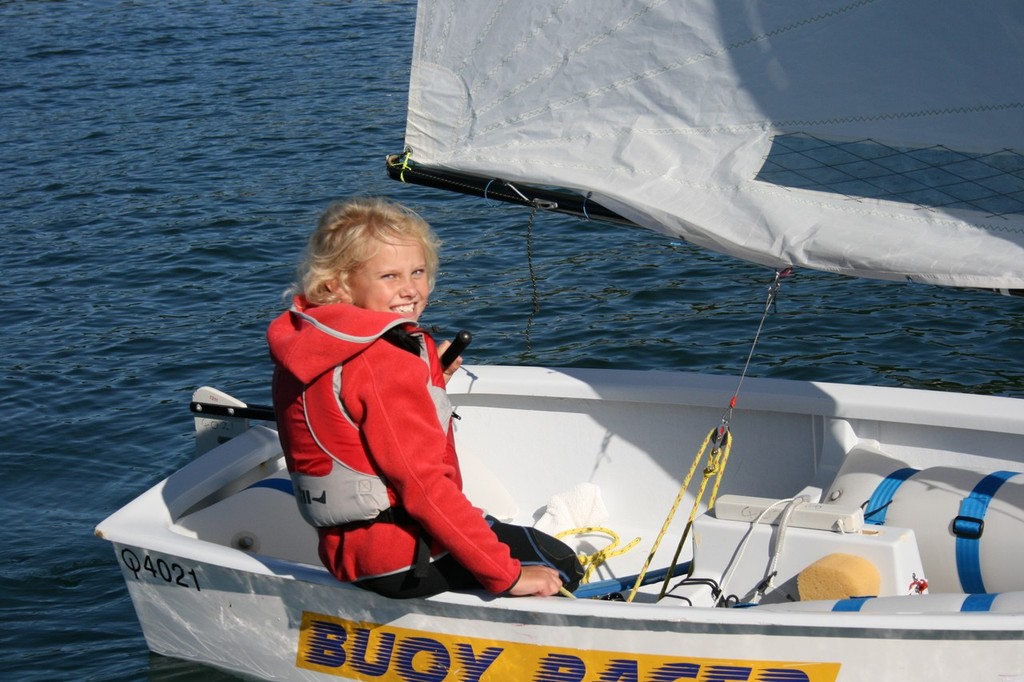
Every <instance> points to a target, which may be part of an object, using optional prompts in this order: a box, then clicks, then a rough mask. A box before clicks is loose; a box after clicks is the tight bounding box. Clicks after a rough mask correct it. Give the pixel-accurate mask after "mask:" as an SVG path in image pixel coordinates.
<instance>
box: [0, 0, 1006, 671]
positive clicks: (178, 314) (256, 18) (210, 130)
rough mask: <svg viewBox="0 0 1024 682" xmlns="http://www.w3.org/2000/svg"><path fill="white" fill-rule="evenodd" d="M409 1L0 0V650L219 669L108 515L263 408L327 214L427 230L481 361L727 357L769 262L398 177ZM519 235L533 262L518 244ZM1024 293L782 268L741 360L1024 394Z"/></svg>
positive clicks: (748, 325)
mask: <svg viewBox="0 0 1024 682" xmlns="http://www.w3.org/2000/svg"><path fill="white" fill-rule="evenodd" d="M414 12H415V8H414V6H413V4H412V3H411V2H384V1H378V2H332V3H326V2H295V1H278V2H273V3H269V2H268V3H254V2H243V1H241V0H226V1H224V2H210V3H206V2H199V1H198V0H197V1H194V2H173V1H172V2H150V3H142V2H133V1H127V0H126V1H121V2H114V1H96V2H41V1H30V0H24V1H22V2H0V202H2V203H0V208H2V211H0V316H2V319H3V330H4V331H3V346H2V350H0V382H2V388H0V395H2V396H3V399H4V405H5V408H6V409H5V417H6V419H5V420H4V434H3V441H2V442H3V445H2V448H0V453H2V464H3V469H4V472H3V474H4V475H3V477H2V479H0V480H2V484H0V485H2V486H3V487H2V495H3V503H2V506H0V587H2V591H0V619H2V628H0V673H2V675H3V678H4V679H16V680H96V681H99V680H121V681H124V682H127V681H130V680H161V681H165V680H179V679H181V680H183V679H188V680H207V681H211V680H221V679H228V678H227V677H226V676H224V675H222V674H221V673H217V672H215V671H211V670H209V669H206V668H202V667H199V666H194V665H190V664H185V663H180V662H177V661H171V660H168V659H165V658H162V657H158V656H152V655H150V654H149V653H148V652H147V650H146V646H145V642H144V641H143V638H142V635H141V631H140V630H139V627H138V624H137V622H136V620H135V614H134V612H133V610H132V607H131V604H130V602H129V600H128V597H127V593H126V591H125V588H124V585H123V582H122V580H121V577H120V573H119V569H118V566H117V563H116V562H115V559H114V556H113V553H112V551H111V549H110V547H109V545H108V544H107V543H106V542H103V541H101V540H98V539H96V538H95V537H93V534H92V531H93V527H94V526H95V525H96V523H98V522H99V521H100V520H102V519H103V518H104V517H105V516H106V515H107V514H109V513H110V512H112V511H113V510H115V509H116V508H117V507H118V506H120V505H121V504H123V503H124V502H126V501H127V500H129V499H130V498H131V497H133V496H134V495H136V494H137V493H138V492H140V491H141V490H143V489H144V488H146V487H148V486H150V485H152V484H153V483H155V482H156V481H158V480H159V479H161V478H162V477H164V476H166V475H167V474H168V473H170V472H171V471H173V470H174V469H176V468H178V467H179V466H181V465H182V464H183V463H185V462H186V461H188V459H189V458H190V456H191V453H192V440H191V439H192V434H191V417H190V415H189V413H188V411H187V401H188V399H189V396H190V395H191V393H192V391H193V390H194V389H195V388H196V387H197V386H200V385H203V384H211V385H215V386H218V387H221V388H223V389H225V390H228V391H229V392H232V393H234V394H236V395H238V396H239V397H241V398H243V399H246V400H248V401H250V402H256V403H262V402H267V401H268V378H269V373H270V366H269V361H268V359H267V355H266V350H265V348H264V343H263V332H264V329H265V327H266V324H267V322H268V321H269V320H270V319H271V318H272V317H273V316H274V315H275V314H276V313H277V312H278V311H279V310H280V309H281V308H282V306H283V302H282V298H281V294H282V292H283V291H284V289H285V288H286V287H287V285H288V284H289V282H290V281H291V277H292V273H293V270H294V263H295V260H296V258H297V256H298V254H299V252H300V251H301V249H302V246H303V240H304V238H305V236H306V235H307V233H308V232H309V230H310V229H311V227H312V224H313V222H314V220H315V218H316V215H317V213H318V212H319V210H320V209H322V208H323V206H324V205H325V204H326V203H327V202H328V201H329V200H331V199H335V198H339V197H345V196H349V195H353V194H365V193H370V194H378V193H387V194H390V195H392V196H394V197H396V198H398V199H401V200H404V201H405V202H407V203H409V204H410V205H412V206H414V207H415V208H416V209H418V210H420V211H421V212H422V213H423V214H424V216H425V217H426V218H427V219H428V220H429V221H430V222H431V223H432V224H434V225H435V227H436V228H437V230H438V232H439V233H440V235H441V236H442V238H443V239H444V240H445V243H446V248H445V250H444V254H443V255H444V263H443V271H442V273H441V276H440V278H439V284H438V289H437V291H436V292H435V296H434V303H433V304H432V308H431V309H430V310H428V313H427V316H426V317H425V318H424V321H425V322H427V323H431V324H436V325H438V326H440V327H441V328H442V329H444V330H445V332H446V333H453V332H454V331H456V330H458V329H460V328H466V329H470V330H472V331H474V332H475V335H476V340H475V342H474V345H473V346H472V348H471V350H470V351H469V352H468V353H467V354H466V357H467V360H469V361H472V362H500V363H510V364H517V363H545V364H550V365H577V366H581V365H588V366H602V367H629V368H662V369H680V370H689V371H705V372H715V373H730V374H734V373H737V372H739V371H740V369H741V368H742V366H743V362H744V360H745V358H746V355H747V352H748V350H749V347H750V342H751V340H752V338H753V336H754V333H755V331H756V329H757V324H758V321H759V319H760V313H761V310H762V308H763V300H764V295H765V290H766V287H767V285H768V283H769V281H770V279H771V273H770V272H767V271H765V270H763V269H761V268H757V267H754V266H750V265H746V264H743V263H738V262H736V261H733V260H730V259H727V258H723V257H719V256H716V255H713V254H709V253H707V252H701V251H696V250H693V249H691V248H689V247H687V246H685V245H679V244H674V243H672V242H670V241H668V240H666V239H665V238H663V237H661V236H658V235H654V234H648V233H641V232H634V231H630V230H627V229H624V228H615V227H607V226H598V225H594V224H588V223H581V222H577V221H574V220H570V219H566V218H559V217H552V216H543V215H542V216H539V217H538V219H537V221H536V223H535V224H534V225H533V229H532V239H531V240H530V247H529V249H530V250H529V253H528V240H527V225H528V214H527V213H526V212H525V211H524V210H522V209H518V208H512V207H494V206H490V205H489V204H487V203H485V202H482V201H480V200H475V199H469V198H461V197H456V196H450V195H440V194H439V193H437V192H435V191H432V190H426V189H420V188H415V187H407V186H402V185H399V184H397V183H395V182H393V181H391V180H388V179H387V178H386V175H385V173H384V157H385V155H386V154H388V153H393V152H398V151H401V149H402V144H403V132H404V106H405V84H406V81H407V77H408V69H409V54H410V52H411V40H412V23H413V19H414ZM528 255H529V256H530V257H532V263H533V268H532V270H531V268H529V267H527V262H528ZM1022 338H1024V301H1022V300H1014V299H1009V298H1005V297H1000V296H996V295H993V294H987V293H981V292H970V291H948V290H940V289H934V288H927V287H916V286H909V285H893V284H884V283H877V282H868V281H853V280H847V279H842V278H838V277H832V276H827V275H822V274H815V273H808V272H800V273H798V274H797V275H796V276H794V277H792V278H790V279H788V280H786V281H785V284H784V285H783V289H782V292H781V298H780V300H779V303H778V309H777V312H776V313H775V314H773V315H771V316H770V317H769V318H768V321H767V323H766V326H765V331H764V332H763V334H762V337H761V342H760V344H759V345H758V348H757V353H756V354H755V356H754V360H753V363H752V365H751V374H753V375H756V376H771V377H785V378H796V379H811V378H814V379H822V380H829V381H840V382H858V383H872V384H883V385H902V386H914V387H927V388H935V389H940V390H960V391H967V392H978V393H995V394H1003V395H1014V396H1024V369H1022V368H1021V365H1020V362H1021V358H1024V341H1022Z"/></svg>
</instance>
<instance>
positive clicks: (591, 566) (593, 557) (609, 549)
mask: <svg viewBox="0 0 1024 682" xmlns="http://www.w3.org/2000/svg"><path fill="white" fill-rule="evenodd" d="M594 533H604V534H605V535H608V536H609V537H611V542H610V543H608V546H606V547H604V548H602V549H599V550H597V551H596V552H594V553H593V554H583V553H581V554H579V560H580V564H582V565H583V577H582V578H581V579H580V584H581V585H582V584H586V583H588V582H590V576H591V575H593V573H594V571H595V570H597V568H598V566H600V565H601V564H603V563H604V562H606V561H607V560H608V559H611V558H612V557H615V556H619V555H620V554H625V553H626V552H628V551H629V550H631V549H633V547H635V546H636V545H637V544H638V543H639V542H640V538H633V540H632V541H630V542H629V544H627V545H626V546H625V547H622V548H620V549H616V547H618V546H619V542H621V539H620V538H619V534H618V533H616V532H615V531H613V530H611V529H609V528H601V527H598V526H585V527H582V528H571V529H569V530H563V531H562V532H561V533H557V534H556V535H555V537H556V538H558V539H559V540H561V539H562V538H566V537H569V536H570V535H593V534H594ZM559 592H560V593H561V594H562V596H565V597H572V598H573V599H575V598H576V596H575V595H574V594H573V593H572V592H570V591H569V590H567V589H565V588H564V587H563V588H560V589H559Z"/></svg>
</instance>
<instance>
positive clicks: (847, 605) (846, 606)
mask: <svg viewBox="0 0 1024 682" xmlns="http://www.w3.org/2000/svg"><path fill="white" fill-rule="evenodd" d="M868 599H874V597H850V598H849V599H840V600H839V601H837V602H836V603H835V604H833V605H832V611H834V612H838V611H860V610H861V607H863V606H864V602H866V601H867V600H868Z"/></svg>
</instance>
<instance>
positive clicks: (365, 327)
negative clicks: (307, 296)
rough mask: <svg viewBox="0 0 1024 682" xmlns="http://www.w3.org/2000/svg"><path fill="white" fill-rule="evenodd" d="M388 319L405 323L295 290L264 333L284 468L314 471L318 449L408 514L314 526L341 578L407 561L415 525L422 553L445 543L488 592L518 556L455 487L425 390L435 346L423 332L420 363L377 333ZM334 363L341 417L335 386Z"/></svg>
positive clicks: (455, 466) (327, 561)
mask: <svg viewBox="0 0 1024 682" xmlns="http://www.w3.org/2000/svg"><path fill="white" fill-rule="evenodd" d="M399 324H411V323H410V322H409V321H408V320H403V319H402V318H401V317H400V316H398V315H394V314H391V313H380V312H374V311H369V310H365V309H363V308H357V307H355V306H351V305H348V304H344V303H336V304H330V305H324V306H311V305H309V304H308V303H307V302H306V301H305V300H304V299H303V298H302V297H296V298H295V301H294V303H293V306H292V309H291V310H289V311H288V312H285V313H283V314H282V315H281V316H280V317H278V318H277V319H275V320H274V321H273V322H272V323H271V324H270V328H269V329H268V331H267V340H268V342H269V344H270V353H271V357H272V358H273V360H274V363H275V365H276V370H275V375H274V407H275V411H276V412H277V419H278V433H279V435H280V438H281V444H282V447H283V448H284V452H285V457H286V459H287V462H288V466H289V469H291V470H292V471H302V472H305V473H310V474H319V475H322V474H325V473H327V472H329V471H330V470H331V467H333V466H335V464H334V462H333V460H332V459H331V457H330V455H328V454H327V452H326V451H330V452H331V453H332V454H333V455H334V456H335V457H337V458H338V459H340V460H341V461H342V462H344V463H345V464H346V465H347V466H349V467H351V468H353V469H355V470H357V471H361V472H363V473H370V474H375V475H377V476H379V477H380V478H381V479H382V480H383V481H384V483H385V484H386V486H387V488H388V496H389V498H390V499H391V502H392V504H393V505H395V506H401V507H404V508H405V509H406V510H407V511H408V513H409V515H410V516H411V517H412V518H413V519H415V521H416V522H417V525H414V526H402V525H395V524H391V523H375V524H369V525H366V524H349V525H347V526H343V527H335V528H322V529H319V531H320V558H321V560H322V561H323V563H324V565H325V566H326V567H327V568H328V569H329V570H330V571H331V573H333V574H334V575H335V576H336V577H337V578H338V579H339V580H343V581H352V580H358V579H359V578H367V577H374V576H380V575H386V574H389V573H395V572H398V571H402V570H405V569H408V568H409V567H410V566H411V565H412V564H413V563H414V560H415V552H416V541H417V537H418V535H419V534H420V533H423V534H424V535H425V536H426V537H428V538H429V539H431V540H432V548H431V554H432V555H434V556H436V555H437V554H439V553H442V552H444V551H447V552H450V553H451V554H452V555H453V556H454V557H455V559H456V560H458V561H459V563H461V564H462V565H463V566H465V567H466V568H467V569H469V570H470V572H472V573H473V575H474V576H476V578H477V579H478V580H479V581H480V583H481V584H482V585H483V586H484V588H486V589H487V590H488V591H490V592H493V593H500V592H504V591H505V590H508V589H509V588H510V587H511V586H512V585H513V584H514V583H515V581H516V580H517V579H518V577H519V571H520V564H519V561H517V560H516V559H513V558H512V557H511V556H510V554H509V549H508V547H507V546H506V545H505V544H504V543H502V542H500V541H499V540H498V539H497V537H495V535H494V532H493V531H492V530H491V529H490V526H489V525H488V524H487V521H486V520H485V519H484V518H483V515H482V512H481V511H480V510H479V509H476V508H475V507H473V505H472V504H471V503H470V502H469V500H468V499H466V496H465V495H464V494H463V493H462V475H461V473H460V471H459V462H458V456H457V454H456V452H455V445H454V437H453V434H452V430H451V427H450V424H448V425H446V428H445V427H442V424H441V421H440V420H439V419H438V408H437V402H435V398H436V397H441V400H442V401H445V402H446V398H444V397H443V391H440V390H438V388H436V387H439V388H441V389H443V387H444V377H443V374H442V370H441V366H440V362H439V360H438V358H437V349H436V347H435V346H434V342H433V340H432V339H431V338H430V337H429V335H427V334H425V333H424V334H423V338H424V340H425V343H426V345H427V355H428V357H429V358H430V366H429V367H428V366H427V364H426V363H425V362H424V361H423V360H422V359H421V358H420V357H419V356H417V355H414V354H413V353H410V352H409V351H407V350H403V349H401V348H398V347H397V346H395V345H394V344H392V343H389V342H388V341H383V340H380V341H378V337H379V336H380V334H382V333H384V332H385V331H386V330H387V329H389V328H391V327H393V326H395V325H399ZM339 366H340V367H341V374H340V376H341V388H340V401H341V405H343V406H344V409H345V411H346V412H347V413H348V419H346V417H345V415H344V414H343V413H342V411H341V410H340V409H339V404H338V397H339V395H338V394H336V393H335V390H336V388H337V386H336V383H335V377H336V372H335V369H336V368H337V367H339ZM431 386H433V387H435V388H433V389H431ZM432 391H433V393H434V394H436V395H434V396H432V395H431V392H432ZM349 420H351V421H349ZM314 434H315V437H314Z"/></svg>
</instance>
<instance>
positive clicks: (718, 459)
mask: <svg viewBox="0 0 1024 682" xmlns="http://www.w3.org/2000/svg"><path fill="white" fill-rule="evenodd" d="M721 442H722V443H724V445H718V444H716V445H715V447H714V448H712V450H711V453H710V454H709V455H708V464H707V466H706V467H704V478H703V479H701V482H700V488H699V489H698V491H697V497H696V498H695V499H694V501H693V508H692V509H691V510H690V518H689V519H687V521H686V527H685V528H684V529H683V534H682V535H681V536H680V537H679V544H678V545H676V551H675V554H673V555H672V563H671V566H672V568H673V569H674V568H675V566H676V564H677V563H678V562H679V555H680V554H681V553H682V551H683V545H685V544H686V538H688V537H689V535H690V529H691V528H692V527H693V522H694V520H695V519H696V518H697V512H698V511H699V509H698V507H699V506H700V501H701V500H702V499H704V491H705V489H706V488H707V485H708V481H709V480H710V479H711V477H712V476H714V478H715V484H714V485H713V486H712V488H711V498H710V499H709V500H708V506H707V508H708V510H711V509H712V508H713V507H714V506H715V499H716V498H717V497H718V486H719V485H720V484H721V482H722V476H721V474H722V472H723V471H725V465H726V463H727V462H728V461H729V451H730V450H731V449H732V435H731V434H730V433H729V431H727V430H726V431H723V433H722V439H721ZM674 573H675V571H674V570H670V571H669V572H668V573H667V574H665V581H664V582H663V583H662V584H661V592H660V593H658V599H659V600H660V599H661V598H662V597H664V596H665V592H667V591H668V584H669V582H670V581H671V580H672V575H673V574H674Z"/></svg>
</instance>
